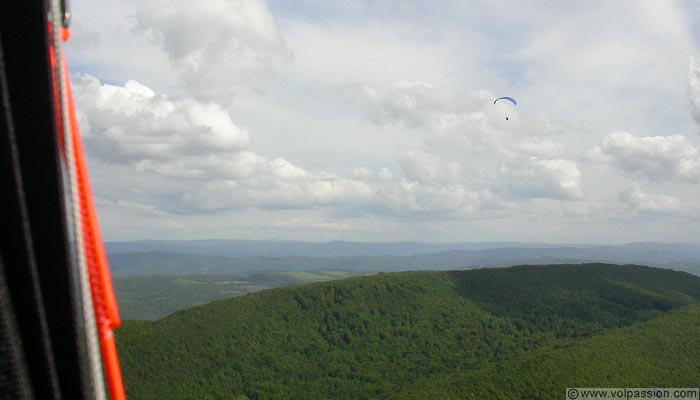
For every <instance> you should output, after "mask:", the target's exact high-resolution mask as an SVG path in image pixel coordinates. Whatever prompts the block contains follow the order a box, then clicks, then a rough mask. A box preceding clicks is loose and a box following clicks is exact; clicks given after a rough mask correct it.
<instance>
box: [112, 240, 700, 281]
mask: <svg viewBox="0 0 700 400" xmlns="http://www.w3.org/2000/svg"><path fill="white" fill-rule="evenodd" d="M106 246H107V252H108V255H109V261H110V266H111V268H112V272H113V273H114V274H115V275H121V276H126V275H183V274H202V273H211V274H225V275H250V274H256V273H263V272H290V271H323V270H345V271H363V272H393V271H407V270H454V269H474V268H481V267H500V266H510V265H517V264H554V263H557V264H574V263H582V262H604V263H615V264H643V265H650V266H655V267H661V268H670V269H675V270H682V271H687V272H691V273H693V274H696V275H700V244H694V243H629V244H624V245H609V246H605V245H566V244H547V243H515V242H477V243H442V244H434V243H417V242H398V243H361V242H327V243H312V242H294V241H246V240H196V241H152V240H143V241H134V242H108V243H107V244H106Z"/></svg>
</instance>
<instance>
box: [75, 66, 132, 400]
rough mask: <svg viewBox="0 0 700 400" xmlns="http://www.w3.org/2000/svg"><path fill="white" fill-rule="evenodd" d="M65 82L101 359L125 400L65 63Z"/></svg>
mask: <svg viewBox="0 0 700 400" xmlns="http://www.w3.org/2000/svg"><path fill="white" fill-rule="evenodd" d="M64 71H65V72H64V73H65V81H66V95H67V96H68V113H69V118H70V128H71V132H70V135H71V137H72V141H73V149H74V150H73V151H74V157H75V169H76V174H77V181H78V191H79V192H78V195H79V198H80V214H81V218H80V219H81V222H82V233H83V247H84V249H85V259H86V262H87V269H88V274H89V278H90V289H91V291H92V299H93V307H94V309H95V320H96V323H97V332H98V335H99V339H100V348H101V350H102V362H103V364H104V370H105V375H106V379H107V383H108V385H109V392H110V398H111V400H124V399H126V395H125V393H124V383H123V380H122V373H121V368H120V367H119V358H118V357H117V347H116V343H115V341H114V333H113V330H114V329H116V328H118V327H119V326H120V325H121V319H120V318H119V311H118V309H117V300H116V297H115V296H114V288H113V287H112V277H111V275H110V272H109V266H108V265H107V256H106V254H105V249H104V245H103V243H102V235H101V234H100V227H99V224H98V221H97V213H96V211H95V204H94V202H93V197H92V189H91V187H90V179H89V176H88V170H87V162H86V160H85V153H84V151H83V143H82V140H81V138H80V131H79V129H78V118H77V116H76V113H75V104H73V89H72V87H71V84H70V75H69V73H68V68H67V66H66V65H65V62H64Z"/></svg>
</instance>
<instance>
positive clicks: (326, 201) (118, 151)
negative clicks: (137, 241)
mask: <svg viewBox="0 0 700 400" xmlns="http://www.w3.org/2000/svg"><path fill="white" fill-rule="evenodd" d="M74 84H75V95H76V103H77V107H78V109H79V110H80V113H79V118H80V123H81V127H82V129H83V132H84V137H85V143H86V146H87V148H88V151H89V154H90V156H91V159H92V160H95V161H97V162H99V163H104V164H109V165H115V166H119V167H120V169H121V170H122V173H126V174H131V175H132V176H131V178H128V177H122V178H124V179H126V180H130V181H131V182H132V186H133V187H129V189H128V190H129V192H130V193H131V194H132V195H133V194H134V193H138V197H139V198H140V200H138V202H139V203H143V204H146V206H145V207H155V208H158V209H163V210H168V211H171V212H177V213H191V212H197V211H208V210H225V209H230V208H248V207H253V208H254V207H271V208H285V207H292V208H296V207H302V208H303V207H311V206H318V205H321V206H323V205H343V204H355V205H358V204H359V205H362V204H367V203H369V202H370V201H371V198H372V189H371V188H370V187H369V186H367V185H366V184H365V183H362V182H359V181H356V180H352V179H344V178H340V177H337V176H335V175H333V174H329V173H326V172H322V171H315V172H314V171H308V170H306V169H304V168H302V167H299V166H297V165H294V164H293V163H291V162H290V161H288V160H286V159H284V158H282V157H277V158H275V159H272V160H270V159H268V158H266V157H264V156H261V155H259V154H257V153H255V152H254V151H252V150H250V149H247V148H246V147H247V146H248V142H249V137H248V132H247V131H246V130H245V129H242V128H239V127H238V126H236V125H235V124H234V123H233V122H232V121H231V118H230V116H229V114H228V113H227V112H226V111H224V110H223V109H222V108H221V107H220V106H219V105H217V104H215V103H201V102H198V101H196V100H192V99H171V98H169V97H167V96H165V95H162V94H157V93H155V92H154V91H153V90H152V89H150V88H149V87H147V86H145V85H142V84H140V83H138V82H135V81H129V82H127V83H126V84H125V85H124V86H115V85H107V84H101V83H100V82H99V81H98V80H97V79H96V78H94V77H92V76H89V75H78V76H75V77H74ZM124 167H126V168H127V169H126V170H124ZM105 173H107V174H108V173H109V172H107V171H105ZM137 177H138V178H137ZM103 179H108V177H107V176H105V177H103ZM155 182H158V184H155ZM124 186H129V184H128V183H125V185H124ZM123 189H126V188H123ZM113 194H114V195H115V196H119V194H118V192H115V193H113ZM126 194H127V193H125V195H126ZM115 201H121V202H125V201H133V200H127V199H119V198H117V199H115ZM149 202H151V203H149Z"/></svg>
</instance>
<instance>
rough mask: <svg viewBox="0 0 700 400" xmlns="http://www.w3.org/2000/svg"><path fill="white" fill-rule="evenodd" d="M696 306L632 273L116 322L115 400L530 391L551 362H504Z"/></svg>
mask: <svg viewBox="0 0 700 400" xmlns="http://www.w3.org/2000/svg"><path fill="white" fill-rule="evenodd" d="M698 300H700V278H697V277H694V276H692V275H689V274H685V273H680V272H674V271H667V270H660V269H652V268H646V267H639V266H625V267H620V266H610V265H600V264H593V265H582V266H571V265H567V266H537V267H529V266H528V267H513V268H506V269H497V270H477V271H460V272H451V273H443V272H408V273H397V274H379V275H374V276H369V277H361V278H350V279H346V280H342V281H333V282H325V283H319V284H312V285H307V286H300V287H290V288H283V289H274V290H268V291H263V292H259V293H255V294H251V295H246V296H243V297H239V298H235V299H229V300H224V301H219V302H214V303H211V304H209V305H206V306H202V307H197V308H193V309H190V310H185V311H182V312H178V313H176V314H173V315H172V316H170V317H168V318H165V319H163V320H159V321H156V322H153V323H148V322H126V323H125V325H124V327H123V328H122V329H121V330H120V331H119V332H118V344H119V347H120V354H121V357H122V362H123V364H124V373H125V379H126V384H127V391H128V392H129V393H130V394H131V395H132V396H134V397H135V398H140V399H141V398H154V399H155V398H173V399H175V398H232V397H235V396H239V395H240V396H247V397H249V398H261V399H263V398H264V399H268V398H269V399H273V398H274V399H288V398H302V399H305V398H347V399H356V398H388V397H391V396H396V395H401V394H403V395H405V396H409V397H410V396H411V395H412V394H416V393H423V394H425V392H424V390H428V391H431V390H437V389H438V386H440V387H442V386H441V385H442V383H445V382H452V383H453V384H452V386H449V387H461V386H459V385H460V384H461V382H471V381H470V380H469V379H472V378H470V377H473V376H477V375H478V374H482V375H481V376H482V378H483V379H479V380H477V382H476V385H477V386H476V388H477V389H478V388H481V387H483V388H488V387H489V386H488V385H492V384H495V383H494V382H497V381H496V380H495V378H499V379H506V380H507V379H511V380H512V381H513V382H517V381H519V380H520V379H521V377H522V378H523V379H524V378H528V379H530V380H531V381H532V382H533V383H537V382H538V379H545V378H546V377H548V376H557V375H556V374H554V372H555V371H554V369H556V368H558V366H557V365H556V361H557V358H552V360H554V361H551V362H550V364H551V365H550V364H548V365H547V366H546V368H551V369H552V370H551V371H550V370H549V369H545V370H542V371H541V373H540V374H539V375H538V374H535V375H527V374H525V373H524V372H523V371H521V370H520V369H519V368H518V367H517V365H521V364H513V363H516V362H520V363H526V362H528V361H527V360H528V358H527V357H534V358H533V360H534V361H533V362H536V363H539V362H540V360H541V359H542V357H544V355H545V354H549V352H552V351H554V352H556V351H559V350H553V349H555V348H564V349H568V348H569V346H576V345H579V344H581V343H584V342H585V341H593V342H592V343H594V344H595V343H596V342H595V341H594V340H596V339H598V338H599V337H603V338H604V337H606V335H607V333H612V332H616V328H620V327H624V326H628V325H632V324H637V323H640V322H642V321H645V320H647V319H649V318H652V317H654V316H658V315H661V314H663V313H664V312H665V311H667V310H670V309H673V308H676V307H679V306H682V305H685V304H690V303H694V302H697V301H698ZM679 315H681V317H677V318H681V319H682V316H683V315H684V314H679ZM652 321H654V320H652ZM652 321H650V323H651V322H652ZM638 327H643V325H639V326H637V327H635V328H638ZM630 329H631V328H630ZM640 329H643V328H640ZM603 334H605V335H603ZM669 340H672V339H669ZM586 343H587V342H586ZM589 346H590V345H589ZM593 346H594V347H595V345H593ZM572 348H573V347H572ZM613 350H615V349H613ZM560 351H561V352H563V353H561V354H563V355H566V354H568V353H567V351H568V350H560ZM617 351H619V352H620V354H622V355H624V354H625V351H626V348H625V347H624V346H623V347H620V348H619V349H618V350H617ZM683 354H684V353H682V352H680V353H679V352H672V357H684V355H683ZM523 360H525V361H523ZM495 365H506V366H508V365H513V366H514V367H512V368H511V369H510V370H508V369H505V370H506V371H510V372H508V373H507V374H506V375H507V376H506V375H504V376H501V375H500V374H499V373H494V372H491V373H489V372H488V371H489V370H488V368H489V366H495ZM496 371H498V370H496ZM650 371H651V370H650ZM696 371H700V370H696ZM652 372H653V371H652ZM649 373H651V372H649ZM649 373H647V372H645V371H644V370H642V371H641V372H640V376H641V377H642V378H644V377H646V378H648V379H650V380H652V378H655V376H654V375H649ZM645 374H646V375H645ZM697 375H699V376H698V378H700V372H697ZM441 382H442V383H441ZM509 382H510V381H509ZM650 382H651V381H650ZM555 383H556V384H562V383H563V382H555ZM470 385H471V383H470ZM501 386H503V385H501ZM593 386H595V385H593ZM445 387H448V386H445ZM495 387H496V388H498V387H500V386H495ZM504 387H505V386H504ZM484 390H486V389H484ZM436 393H437V392H436ZM440 393H443V394H445V395H447V394H449V393H452V392H451V391H449V390H447V391H446V390H442V392H440ZM454 393H459V391H457V390H455V391H454ZM484 393H486V392H484ZM234 395H235V396H234ZM556 395H559V393H557V394H556ZM405 396H404V397H405ZM399 397H402V396H399ZM430 397H432V396H430Z"/></svg>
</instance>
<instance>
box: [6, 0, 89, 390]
mask: <svg viewBox="0 0 700 400" xmlns="http://www.w3.org/2000/svg"><path fill="white" fill-rule="evenodd" d="M2 8H3V10H2V12H1V13H0V19H1V25H0V26H1V29H2V46H3V49H4V52H5V73H6V83H7V87H8V89H7V92H8V97H9V99H10V102H9V109H10V114H11V116H12V118H13V120H12V122H13V124H14V133H15V134H14V139H15V141H16V153H17V156H18V158H17V160H18V164H17V165H15V166H14V167H15V168H16V169H17V170H18V171H19V174H18V175H19V177H20V179H19V181H18V186H17V188H16V192H15V193H22V195H23V200H22V199H20V200H19V203H20V205H21V203H22V202H23V203H24V205H25V206H26V207H25V210H26V218H24V219H23V220H21V221H17V222H16V224H17V225H18V229H20V231H19V232H23V234H24V236H20V237H21V238H22V239H21V242H20V243H18V244H17V247H15V248H14V249H13V252H12V253H8V256H5V251H4V249H3V257H5V260H4V261H5V266H6V268H5V269H6V271H7V272H8V284H9V288H10V290H11V292H12V296H11V297H12V300H13V304H15V309H17V310H18V312H17V317H18V324H19V328H20V331H21V335H22V338H23V339H26V340H28V341H29V342H26V343H25V350H26V353H27V358H28V359H29V360H30V361H29V363H28V365H29V374H30V377H31V380H32V386H33V387H34V389H35V390H36V391H37V393H35V394H36V396H37V398H39V399H52V398H60V397H62V398H64V399H85V398H90V397H91V395H90V394H89V393H90V392H89V391H88V389H89V385H90V382H89V380H87V379H86V374H85V373H84V371H85V370H84V368H86V366H87V363H86V362H84V360H85V355H86V352H85V338H84V334H85V332H84V329H83V320H82V311H80V310H81V308H80V307H79V306H80V304H79V296H78V291H77V271H76V269H75V264H74V262H73V257H74V255H73V253H72V249H73V246H75V245H76V244H75V243H71V241H70V239H69V238H70V237H71V236H70V234H69V232H68V229H69V225H68V224H67V222H66V201H68V200H67V199H66V197H65V191H64V179H65V174H64V171H63V169H62V161H61V153H60V150H59V143H58V137H57V126H56V118H57V116H56V113H55V103H54V91H53V82H52V80H51V76H52V74H51V73H52V69H51V64H50V56H49V48H50V47H49V46H50V44H51V42H50V40H52V38H51V37H50V36H49V19H48V13H47V6H46V3H45V1H43V0H26V1H9V2H4V3H3V5H2ZM59 118H60V116H59ZM5 193H7V192H5V191H4V192H3V196H5ZM1 230H2V231H4V230H5V229H4V227H3V229H1ZM2 234H3V235H6V234H7V233H5V232H3V233H2ZM3 246H4V244H3ZM22 246H24V253H23V251H22V250H23V249H22ZM10 258H12V259H10ZM32 258H33V260H34V264H35V266H36V276H34V275H32V274H31V272H32V268H31V267H32V262H31V260H32ZM10 271H12V273H10ZM15 275H16V276H15ZM11 277H13V278H12V279H13V281H10V278H11ZM37 284H38V288H39V290H38V293H37V296H36V301H35V302H34V303H35V304H32V303H31V302H28V301H27V300H26V299H24V298H23V297H25V296H24V295H23V294H17V292H20V291H22V290H24V289H26V290H28V291H29V292H28V293H31V291H32V290H35V289H36V286H37ZM22 285H24V286H22ZM16 298H17V299H19V300H17V301H15V299H16ZM20 298H22V299H20ZM41 299H43V302H42V301H41ZM34 306H35V307H38V309H33V310H32V308H31V307H34ZM20 310H22V311H24V312H27V313H30V312H31V313H32V314H31V316H28V317H22V318H21V320H20ZM40 312H43V313H44V315H45V323H46V324H45V326H41V322H42V321H41V318H38V320H37V317H36V315H37V313H40ZM45 327H48V337H46V336H42V332H43V330H44V329H45ZM44 352H45V354H42V353H44ZM54 378H57V379H54ZM53 381H57V382H58V390H57V391H56V392H54V390H53V386H52V382H53ZM44 384H45V386H44ZM40 390H41V391H42V392H41V393H40V392H39V391H40Z"/></svg>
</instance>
